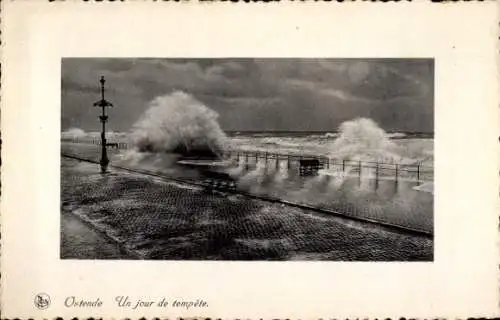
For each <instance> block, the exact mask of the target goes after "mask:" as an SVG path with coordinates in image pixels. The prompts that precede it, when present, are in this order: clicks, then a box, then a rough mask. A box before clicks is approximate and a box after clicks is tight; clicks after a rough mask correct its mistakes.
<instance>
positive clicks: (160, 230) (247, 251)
mask: <svg viewBox="0 0 500 320" xmlns="http://www.w3.org/2000/svg"><path fill="white" fill-rule="evenodd" d="M61 161H62V163H61V186H62V190H61V202H62V219H61V221H62V225H61V229H62V230H61V231H62V235H61V240H62V241H61V257H62V258H63V259H75V258H78V259H118V258H123V259H136V258H141V259H162V260H332V261H432V260H433V241H432V240H431V239H428V238H425V237H419V236H410V235H407V234H403V233H397V232H389V231H386V230H382V229H380V228H377V227H375V226H369V225H367V224H364V223H359V222H353V221H349V220H347V219H341V218H335V217H318V216H316V215H314V214H312V212H309V211H307V210H301V209H298V208H290V207H287V206H282V205H279V204H270V203H266V202H263V201H259V200H256V199H248V198H245V197H241V196H236V195H228V194H224V193H221V192H209V191H207V190H205V189H203V188H195V187H189V186H184V185H181V184H177V183H169V182H165V181H162V180H161V179H156V178H152V177H148V176H144V175H140V174H131V173H127V172H123V171H119V170H114V171H113V172H112V173H111V174H109V175H104V176H103V175H100V174H99V173H98V172H99V171H98V166H97V165H95V164H90V163H84V162H80V161H76V160H69V159H65V158H63V159H62V160H61ZM82 221H87V222H88V223H87V222H82ZM102 233H104V234H105V236H102V235H101V234H102ZM110 239H112V240H110ZM113 242H114V243H113ZM117 243H120V244H121V245H120V246H118V245H117ZM120 248H122V249H124V250H125V251H126V252H133V253H134V256H133V257H131V256H127V255H126V254H125V253H124V252H123V251H122V250H121V249H120Z"/></svg>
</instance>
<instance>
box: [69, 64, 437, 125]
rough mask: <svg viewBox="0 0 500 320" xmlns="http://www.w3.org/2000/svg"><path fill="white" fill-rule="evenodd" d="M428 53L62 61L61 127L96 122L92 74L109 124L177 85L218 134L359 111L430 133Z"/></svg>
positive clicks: (330, 119) (126, 119)
mask: <svg viewBox="0 0 500 320" xmlns="http://www.w3.org/2000/svg"><path fill="white" fill-rule="evenodd" d="M433 68H434V66H433V61H432V60H431V59H122V58H120V59H90V58H67V59H63V62H62V81H61V85H62V125H63V129H66V128H68V127H80V128H82V129H85V130H96V129H98V128H99V122H98V118H97V116H98V113H99V110H96V109H94V108H92V104H93V102H94V101H96V100H97V99H99V83H98V80H99V78H100V76H105V77H106V79H107V97H108V98H109V100H111V101H112V102H113V103H114V104H115V106H116V107H115V108H114V109H113V110H110V119H111V120H110V123H109V125H110V128H111V129H113V130H128V129H130V127H131V126H132V125H133V123H135V121H137V120H138V118H139V117H140V115H141V114H142V113H143V112H144V111H145V109H146V108H147V104H148V102H149V101H150V100H152V99H153V98H155V97H156V96H159V95H163V94H168V93H170V92H172V91H174V90H182V91H185V92H187V93H189V94H192V95H193V96H195V97H196V98H197V99H198V100H200V101H202V102H203V103H205V104H206V105H207V106H209V107H210V108H212V109H213V110H215V111H216V112H218V113H219V115H220V123H221V126H222V128H223V129H226V130H336V129H337V127H338V125H339V124H340V123H341V122H342V121H345V120H349V119H351V118H354V117H358V116H369V117H372V118H373V119H374V120H375V121H377V122H379V123H380V124H381V125H382V126H383V127H384V128H385V129H387V130H405V131H433V126H434V123H433V117H434V112H433V111H434V110H433V99H434V89H433V86H434V80H433V76H434V74H433Z"/></svg>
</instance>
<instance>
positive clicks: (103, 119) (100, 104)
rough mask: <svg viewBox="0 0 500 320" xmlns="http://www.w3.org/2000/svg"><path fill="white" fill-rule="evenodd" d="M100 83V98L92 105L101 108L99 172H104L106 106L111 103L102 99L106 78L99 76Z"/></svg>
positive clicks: (106, 159) (105, 165) (106, 164)
mask: <svg viewBox="0 0 500 320" xmlns="http://www.w3.org/2000/svg"><path fill="white" fill-rule="evenodd" d="M99 82H100V83H101V100H99V101H97V102H95V103H94V107H98V108H99V107H100V108H102V114H101V115H100V116H99V119H100V120H101V123H102V131H101V161H100V165H101V173H106V170H107V168H108V164H109V159H108V155H107V150H106V147H107V143H106V122H107V121H108V116H107V115H106V107H112V106H113V104H112V103H111V102H109V101H107V100H106V99H104V83H106V80H104V77H103V76H101V80H99Z"/></svg>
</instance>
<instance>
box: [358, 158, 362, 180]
mask: <svg viewBox="0 0 500 320" xmlns="http://www.w3.org/2000/svg"><path fill="white" fill-rule="evenodd" d="M358 169H359V180H361V161H358Z"/></svg>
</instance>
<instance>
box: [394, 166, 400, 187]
mask: <svg viewBox="0 0 500 320" xmlns="http://www.w3.org/2000/svg"><path fill="white" fill-rule="evenodd" d="M398 173H399V164H396V173H395V175H396V177H395V178H396V183H398Z"/></svg>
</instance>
